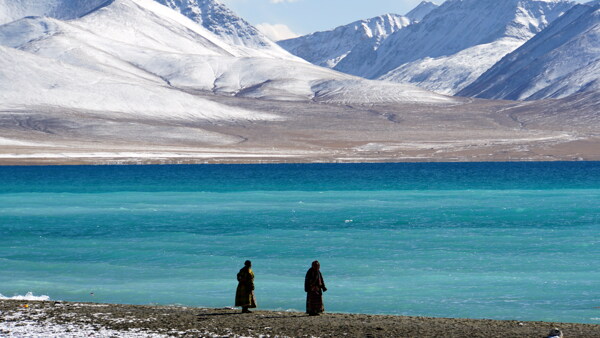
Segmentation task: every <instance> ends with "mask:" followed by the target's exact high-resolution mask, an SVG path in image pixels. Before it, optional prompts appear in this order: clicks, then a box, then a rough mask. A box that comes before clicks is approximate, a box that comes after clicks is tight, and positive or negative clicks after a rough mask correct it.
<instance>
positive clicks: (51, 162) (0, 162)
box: [0, 158, 600, 167]
mask: <svg viewBox="0 0 600 338" xmlns="http://www.w3.org/2000/svg"><path fill="white" fill-rule="evenodd" d="M559 162H572V163H577V162H600V158H598V159H596V158H594V159H577V160H574V159H552V160H540V159H514V160H506V159H497V160H485V161H482V160H473V161H465V160H451V159H446V158H440V159H431V158H427V159H422V160H411V161H409V160H406V161H398V160H391V159H390V160H372V159H364V160H362V161H361V160H356V161H351V160H346V161H337V160H335V161H327V160H323V161H313V160H309V159H304V160H297V161H283V160H267V159H264V160H254V161H249V160H241V159H228V160H225V159H216V160H206V161H204V160H203V161H194V160H139V159H127V160H117V159H103V160H97V161H88V160H83V159H80V160H77V159H70V160H58V159H27V160H25V159H18V160H6V159H0V167H18V166H30V167H43V166H115V165H116V166H132V165H139V166H145V165H202V164H208V165H218V164H228V165H236V164H241V165H244V164H251V165H261V164H386V163H388V164H404V163H406V164H410V163H465V164H466V163H559Z"/></svg>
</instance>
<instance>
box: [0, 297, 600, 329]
mask: <svg viewBox="0 0 600 338" xmlns="http://www.w3.org/2000/svg"><path fill="white" fill-rule="evenodd" d="M554 327H558V328H560V329H561V330H562V331H563V332H564V335H565V338H575V337H586V338H592V337H600V325H590V324H572V323H545V322H519V321H498V320H474V319H448V318H424V317H400V316H381V315H364V314H338V313H326V314H323V315H321V316H319V317H309V316H307V315H306V314H304V313H297V312H275V311H254V312H253V313H251V314H241V313H240V311H239V310H235V309H204V308H190V307H175V306H137V305H117V304H90V303H68V302H54V301H44V302H41V301H22V300H0V337H454V338H456V337H482V338H483V337H485V338H494V337H498V338H500V337H501V338H508V337H520V338H522V337H545V336H546V335H547V334H548V332H549V331H550V329H552V328H554Z"/></svg>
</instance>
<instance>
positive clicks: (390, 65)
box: [336, 0, 574, 94]
mask: <svg viewBox="0 0 600 338" xmlns="http://www.w3.org/2000/svg"><path fill="white" fill-rule="evenodd" d="M573 5H574V3H573V2H571V1H563V0H556V1H554V0H553V1H543V0H503V1H497V0H448V1H446V2H445V3H444V4H442V5H441V6H439V7H438V8H436V9H434V10H433V11H431V12H430V13H429V14H428V15H427V16H426V17H425V18H423V20H422V21H421V22H419V23H416V24H413V25H410V26H408V27H406V28H405V29H402V30H399V31H397V32H395V33H393V34H392V35H390V36H389V37H388V38H387V39H386V40H385V41H383V43H382V44H381V46H380V48H379V49H378V50H377V51H376V52H373V53H371V55H366V54H364V53H354V52H353V53H350V54H349V55H348V56H347V57H346V58H344V59H343V60H342V61H341V62H340V63H339V64H338V66H337V67H336V69H338V70H343V71H345V72H348V73H351V74H355V75H359V76H364V77H367V78H379V77H382V76H383V77H384V78H385V79H386V80H390V81H397V82H403V83H413V84H418V85H419V86H421V87H422V88H426V89H433V90H436V91H439V92H442V93H449V94H452V93H456V92H457V91H458V90H460V89H461V88H463V87H465V86H467V85H468V84H470V81H473V80H475V79H476V78H477V77H478V76H479V75H481V73H483V72H484V71H485V70H487V69H489V67H491V66H493V65H494V64H495V63H496V62H497V61H498V60H500V59H501V58H502V57H503V56H504V55H506V53H509V52H511V51H512V50H514V49H516V48H518V47H519V46H520V45H522V44H523V43H524V42H526V41H527V40H528V39H530V38H531V37H533V36H534V35H535V34H537V33H538V32H540V31H541V30H542V29H543V28H545V27H546V26H547V25H548V24H549V23H550V22H552V21H553V20H555V19H556V18H558V17H559V16H560V15H561V14H563V13H564V12H566V11H567V10H568V9H570V8H571V7H572V6H573ZM473 27H477V29H473ZM497 47H501V48H498V49H497V50H496V48H497ZM468 59H474V60H476V61H475V62H473V63H472V64H470V63H469V62H465V61H464V60H468ZM399 67H401V68H399ZM440 75H443V77H441V76H440ZM444 78H445V79H444Z"/></svg>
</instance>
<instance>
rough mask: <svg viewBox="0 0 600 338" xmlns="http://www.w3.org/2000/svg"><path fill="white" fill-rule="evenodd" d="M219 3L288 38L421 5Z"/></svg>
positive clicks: (315, 0)
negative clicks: (286, 31)
mask: <svg viewBox="0 0 600 338" xmlns="http://www.w3.org/2000/svg"><path fill="white" fill-rule="evenodd" d="M220 1H221V2H222V3H224V4H225V5H227V6H228V7H229V8H231V9H232V10H233V11H234V12H236V13H237V14H238V15H239V16H241V17H242V18H244V19H245V20H247V21H248V22H250V23H251V24H253V25H254V26H257V28H259V29H261V30H262V31H265V33H267V32H266V31H268V30H269V29H274V30H275V31H276V32H277V31H279V32H280V33H281V34H283V33H285V30H286V29H287V30H289V31H290V32H289V34H290V36H291V35H293V34H296V35H305V34H309V33H313V32H316V31H324V30H330V29H333V28H335V27H337V26H341V25H345V24H348V23H351V22H353V21H357V20H361V19H367V18H371V17H375V16H379V15H382V14H387V13H395V14H406V13H408V12H409V11H410V10H411V9H413V8H414V7H416V6H417V5H418V4H419V3H420V2H421V0H368V1H365V0H220ZM500 1H501V0H500ZM433 2H434V3H437V4H440V3H442V2H443V1H442V0H433ZM271 34H273V33H271ZM267 35H269V34H267ZM283 35H285V34H283Z"/></svg>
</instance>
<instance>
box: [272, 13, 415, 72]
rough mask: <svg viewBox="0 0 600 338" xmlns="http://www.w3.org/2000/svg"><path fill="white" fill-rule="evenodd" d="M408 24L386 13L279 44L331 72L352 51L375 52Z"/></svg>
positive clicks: (400, 18)
mask: <svg viewBox="0 0 600 338" xmlns="http://www.w3.org/2000/svg"><path fill="white" fill-rule="evenodd" d="M411 23H412V21H411V20H410V19H409V18H407V17H405V16H402V15H398V14H392V13H389V14H384V15H380V16H377V17H373V18H370V19H364V20H358V21H354V22H352V23H349V24H347V25H343V26H339V27H337V28H335V29H332V30H329V31H324V32H316V33H312V34H309V35H305V36H300V37H297V38H293V39H288V40H283V41H279V42H278V43H279V45H280V46H282V47H283V48H285V49H287V50H288V51H289V52H291V53H292V54H294V55H297V56H299V57H301V58H303V59H304V60H307V61H309V62H311V63H314V64H316V65H319V66H323V67H328V68H333V67H335V66H336V65H337V64H338V63H339V62H340V61H341V60H343V59H344V57H346V55H348V54H349V53H351V52H352V51H353V50H356V49H361V50H367V51H374V50H376V49H377V48H378V47H379V45H380V44H381V42H382V41H383V40H385V38H387V37H388V36H389V35H390V34H393V33H394V32H396V31H398V30H400V29H402V28H404V27H406V26H408V25H410V24H411Z"/></svg>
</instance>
